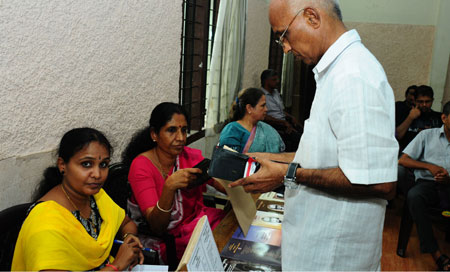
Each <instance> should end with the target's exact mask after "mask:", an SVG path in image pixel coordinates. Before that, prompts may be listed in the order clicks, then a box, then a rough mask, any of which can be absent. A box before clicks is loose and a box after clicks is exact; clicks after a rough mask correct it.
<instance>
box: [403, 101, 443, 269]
mask: <svg viewBox="0 0 450 272" xmlns="http://www.w3.org/2000/svg"><path fill="white" fill-rule="evenodd" d="M441 119H442V122H443V123H444V125H443V126H441V127H440V128H431V129H426V130H422V131H421V132H420V133H419V134H418V135H417V136H416V137H415V138H414V139H413V140H412V141H411V142H410V143H409V145H408V146H407V147H406V148H405V150H403V155H402V156H401V157H400V160H399V161H398V163H399V164H400V165H402V166H404V167H408V168H411V169H414V176H415V185H414V186H412V188H411V189H410V190H409V191H408V193H407V201H406V203H407V204H408V208H409V211H410V213H411V216H412V218H413V220H414V222H415V223H416V226H417V233H418V235H419V240H420V251H421V252H422V253H429V254H431V255H432V256H433V259H434V260H435V261H436V263H437V265H438V267H439V270H444V271H448V270H449V269H450V259H449V257H448V256H447V255H445V254H442V252H441V251H440V250H439V247H438V244H437V242H436V239H435V238H434V235H433V227H432V225H431V218H430V216H429V208H430V207H440V208H443V209H448V208H450V207H449V206H448V201H449V196H450V188H449V184H450V177H449V174H448V173H449V171H450V159H449V158H450V102H447V103H446V104H445V105H444V109H443V113H442V115H441Z"/></svg>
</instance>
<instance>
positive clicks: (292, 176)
mask: <svg viewBox="0 0 450 272" xmlns="http://www.w3.org/2000/svg"><path fill="white" fill-rule="evenodd" d="M298 167H300V164H298V163H296V162H291V163H290V164H289V166H288V169H287V172H286V176H284V182H283V183H284V186H286V188H288V189H297V188H298V183H297V181H296V180H297V168H298Z"/></svg>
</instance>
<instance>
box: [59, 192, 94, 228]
mask: <svg viewBox="0 0 450 272" xmlns="http://www.w3.org/2000/svg"><path fill="white" fill-rule="evenodd" d="M61 189H62V190H63V192H64V194H65V195H66V197H67V199H68V200H69V202H70V204H72V206H73V207H74V208H75V210H76V211H79V212H80V216H81V210H80V209H78V207H77V205H75V203H73V201H72V199H71V198H70V196H69V194H68V193H67V192H66V189H64V185H63V184H62V183H61ZM89 208H90V204H89ZM89 210H90V212H89V217H88V218H86V221H88V222H89V224H90V225H91V227H92V229H93V230H94V232H95V233H97V227H96V226H95V224H94V223H93V222H92V220H91V213H92V209H91V208H90V209H89Z"/></svg>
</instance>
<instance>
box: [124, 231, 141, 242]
mask: <svg viewBox="0 0 450 272" xmlns="http://www.w3.org/2000/svg"><path fill="white" fill-rule="evenodd" d="M128 235H133V236H135V237H137V234H135V233H132V232H127V233H125V234H124V235H123V237H122V240H125V238H127V236H128Z"/></svg>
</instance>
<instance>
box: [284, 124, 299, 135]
mask: <svg viewBox="0 0 450 272" xmlns="http://www.w3.org/2000/svg"><path fill="white" fill-rule="evenodd" d="M284 126H285V127H286V133H287V134H291V133H292V132H297V130H296V129H295V128H294V127H293V126H292V125H291V124H290V123H289V122H288V121H284Z"/></svg>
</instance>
